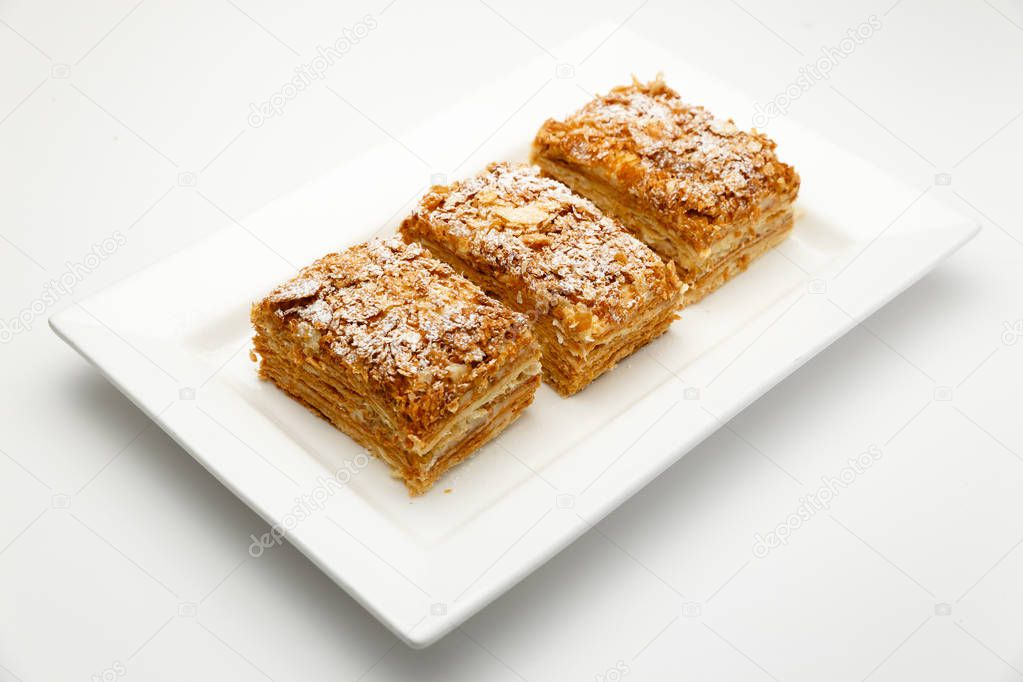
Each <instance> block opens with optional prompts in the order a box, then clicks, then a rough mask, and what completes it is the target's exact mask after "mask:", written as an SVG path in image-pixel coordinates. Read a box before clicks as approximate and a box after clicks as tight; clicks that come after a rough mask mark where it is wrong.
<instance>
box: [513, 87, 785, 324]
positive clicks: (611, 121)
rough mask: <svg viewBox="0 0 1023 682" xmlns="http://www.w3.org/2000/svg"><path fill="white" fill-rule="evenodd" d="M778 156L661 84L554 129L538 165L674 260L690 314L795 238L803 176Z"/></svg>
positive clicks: (755, 136)
mask: <svg viewBox="0 0 1023 682" xmlns="http://www.w3.org/2000/svg"><path fill="white" fill-rule="evenodd" d="M774 149H775V143H774V142H773V141H771V140H770V139H769V138H767V137H766V136H765V135H763V134H761V133H758V132H756V131H755V130H754V131H753V132H744V131H741V130H739V129H738V128H737V127H736V126H735V124H734V123H733V122H732V121H731V120H722V119H719V118H715V117H714V116H712V115H711V114H710V113H709V112H707V111H706V110H705V109H703V108H702V107H696V106H690V105H688V104H686V103H685V102H683V101H682V100H681V98H680V97H679V96H678V94H677V93H676V92H675V91H674V90H672V89H670V88H669V87H668V86H667V85H665V84H664V81H663V80H661V78H660V76H658V78H657V80H655V81H652V82H650V83H646V84H641V83H639V82H636V81H634V82H633V83H632V85H626V86H620V87H617V88H614V89H613V90H611V92H609V93H608V94H607V95H604V96H602V97H597V98H596V99H594V100H591V101H590V102H589V103H587V104H586V105H585V106H583V108H582V109H580V110H579V111H577V112H575V113H574V114H572V115H571V116H569V117H568V118H566V119H565V120H564V121H556V120H553V119H551V120H548V121H547V122H546V123H544V124H543V126H542V127H541V128H540V131H539V133H537V135H536V139H535V140H534V142H533V160H534V162H535V163H537V164H539V166H540V167H541V168H542V169H543V171H544V172H545V173H547V174H548V175H550V176H551V177H554V178H557V179H558V180H561V181H562V182H564V183H565V184H566V185H568V186H569V187H571V188H572V189H574V190H575V191H577V192H579V193H580V194H582V195H583V196H585V197H588V198H589V199H591V200H592V201H593V202H594V203H595V204H597V206H599V207H600V208H602V209H603V210H604V211H606V212H607V213H609V214H610V215H613V216H615V217H616V218H618V219H619V220H621V221H622V222H623V223H624V224H625V226H626V227H628V228H629V229H630V230H631V231H632V232H633V233H634V234H635V235H636V236H638V237H639V238H640V239H642V240H643V241H644V242H646V243H647V244H648V245H649V246H650V247H651V248H653V249H654V250H655V251H657V253H659V254H661V255H662V256H664V257H665V258H670V259H671V260H673V261H674V262H675V263H676V264H677V265H678V268H679V275H680V276H681V278H682V280H683V281H685V282H686V283H687V284H688V285H689V291H688V292H687V293H686V303H687V304H689V303H694V302H696V301H698V300H700V299H701V298H703V297H704V296H706V295H707V294H708V293H710V292H712V291H714V290H715V289H717V288H718V287H719V286H721V285H722V284H724V283H725V282H726V281H728V280H729V279H731V278H732V277H733V276H734V275H736V274H738V273H740V272H742V271H743V270H745V269H746V267H747V266H748V265H749V263H750V262H751V261H752V260H753V259H754V258H757V257H758V256H760V255H761V254H763V253H764V252H766V251H767V250H768V249H770V248H771V247H773V246H775V245H777V244H779V243H780V242H781V241H782V240H784V239H785V237H786V236H788V234H789V232H790V231H791V229H792V222H793V202H794V201H795V199H796V194H797V193H798V192H799V176H798V175H797V174H796V172H795V170H793V168H792V167H791V166H788V165H786V164H784V163H782V162H780V161H779V160H778V158H777V157H776V156H775V153H774Z"/></svg>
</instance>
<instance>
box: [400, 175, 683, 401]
mask: <svg viewBox="0 0 1023 682" xmlns="http://www.w3.org/2000/svg"><path fill="white" fill-rule="evenodd" d="M401 234H402V236H403V237H404V238H405V239H406V240H407V241H418V242H420V243H421V244H423V245H424V246H426V247H427V248H428V249H429V250H430V251H431V252H432V253H433V254H434V255H436V256H437V257H438V258H440V259H442V260H444V261H447V262H448V263H450V264H451V265H452V266H454V268H455V269H456V270H458V271H459V272H461V273H463V274H465V276H466V277H468V278H469V279H471V280H473V281H474V282H476V283H477V284H479V285H480V286H481V287H482V288H483V289H484V290H485V291H487V292H489V293H491V294H493V295H494V296H496V297H497V298H499V299H500V300H501V301H503V302H504V303H505V304H506V305H508V306H509V307H511V308H514V309H515V310H517V311H519V312H522V313H526V314H527V315H529V316H530V319H531V320H532V322H533V330H534V333H535V334H536V337H537V339H538V340H539V342H540V347H541V348H542V350H543V372H544V378H545V379H546V380H547V382H548V383H549V384H550V385H551V386H553V387H554V388H555V389H556V390H557V391H558V392H559V393H561V394H562V395H566V396H567V395H571V394H573V393H575V392H577V391H579V390H580V389H582V388H583V387H585V386H586V385H587V384H589V383H590V382H591V381H593V380H594V379H596V378H597V377H598V376H600V375H601V374H603V373H604V372H606V371H608V370H609V369H611V368H612V367H614V366H615V364H616V363H617V362H618V361H619V360H621V359H622V358H624V357H626V356H627V355H629V354H630V353H632V352H633V351H634V350H636V349H637V348H639V347H640V346H642V345H643V344H645V343H647V342H649V341H650V340H651V339H653V338H655V337H657V336H659V335H660V334H662V333H663V332H664V331H665V330H666V329H667V328H668V326H669V325H670V324H671V322H672V320H674V319H675V318H676V312H677V310H678V309H679V307H680V305H681V301H682V292H683V290H684V288H685V287H684V285H683V284H682V283H681V282H680V281H679V279H678V277H677V276H676V275H675V267H674V265H672V264H671V263H665V262H664V261H662V260H661V259H660V258H659V257H658V256H657V254H655V253H654V252H653V251H651V250H650V249H648V248H647V247H646V246H645V245H644V244H643V243H642V242H640V241H639V240H638V239H636V238H635V237H633V236H632V235H631V234H629V232H628V231H627V230H625V229H624V228H623V227H622V226H621V225H620V224H619V223H618V222H617V221H615V220H613V219H611V218H609V217H607V216H605V215H604V214H603V213H601V211H600V209H598V208H597V207H596V206H594V205H593V204H592V203H591V202H589V201H587V200H586V199H584V198H582V197H580V196H578V195H576V194H574V193H573V192H572V191H571V190H569V189H568V188H567V187H565V185H563V184H561V183H560V182H558V181H556V180H552V179H550V178H547V177H544V176H543V175H541V174H540V171H539V169H538V168H537V167H536V166H528V165H510V164H507V163H497V164H491V165H490V166H489V167H488V168H487V170H486V171H485V172H483V173H481V174H479V175H477V176H476V177H473V178H470V179H468V180H463V181H461V182H457V183H455V184H453V185H450V186H435V187H433V188H431V189H430V191H429V192H428V193H427V194H426V195H425V196H424V197H423V198H422V200H420V202H419V205H418V206H417V207H416V209H415V211H414V212H413V213H412V215H410V216H409V217H408V218H406V219H405V221H404V222H403V223H402V225H401Z"/></svg>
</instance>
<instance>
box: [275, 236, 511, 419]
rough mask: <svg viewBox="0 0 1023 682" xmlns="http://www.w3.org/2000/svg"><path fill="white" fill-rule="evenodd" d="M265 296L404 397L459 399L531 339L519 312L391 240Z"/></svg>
mask: <svg viewBox="0 0 1023 682" xmlns="http://www.w3.org/2000/svg"><path fill="white" fill-rule="evenodd" d="M267 303H270V304H272V305H274V307H275V308H276V314H277V315H279V316H280V317H282V318H284V319H285V320H286V321H287V320H290V321H292V322H293V323H294V324H295V326H296V328H298V325H302V324H304V325H309V326H311V327H312V328H313V329H315V331H316V332H318V334H319V343H320V348H321V349H324V350H326V349H329V350H330V351H332V352H333V354H334V355H335V357H336V358H338V359H339V360H340V361H341V362H343V363H344V364H345V365H346V366H347V367H348V368H349V370H350V371H354V372H355V373H356V374H358V375H360V376H363V377H366V378H368V379H369V380H371V381H372V382H375V383H379V384H382V385H383V386H384V387H385V388H387V392H388V393H390V394H392V395H397V396H401V399H402V400H410V401H414V400H416V399H417V398H418V399H421V398H423V397H424V396H429V397H431V398H432V399H433V400H434V401H440V402H442V403H443V402H445V401H448V400H452V399H455V398H457V397H459V396H460V395H462V394H463V393H464V386H465V385H467V384H468V383H470V382H472V381H473V380H474V379H475V378H476V377H478V376H479V375H480V373H483V372H488V371H493V369H494V366H495V365H499V364H500V363H502V362H503V361H504V360H506V359H507V358H509V357H511V356H513V355H517V354H518V352H519V351H520V350H521V349H522V348H523V347H525V345H527V344H528V343H530V342H531V337H530V334H529V331H528V327H527V324H526V319H525V317H524V316H522V315H519V314H517V313H514V312H512V311H510V310H508V309H506V308H504V307H503V306H501V305H500V304H498V303H497V302H495V301H493V300H492V299H490V298H489V297H487V296H486V295H485V294H484V293H483V292H482V291H480V290H479V288H477V287H476V286H475V285H473V284H472V283H470V282H469V281H468V280H466V279H465V278H463V277H462V276H460V275H458V274H456V273H455V272H454V271H453V270H452V269H451V268H450V267H448V266H447V265H445V264H444V263H441V262H440V261H437V260H435V259H434V258H432V257H430V255H429V253H428V252H427V251H426V250H425V249H423V248H422V247H420V246H419V245H417V244H405V243H403V242H402V241H401V240H400V239H398V238H395V237H392V238H389V239H374V240H371V241H369V242H367V243H365V244H361V245H359V246H355V247H352V248H350V249H348V250H346V251H343V252H340V253H334V254H330V255H328V256H325V257H324V258H321V259H320V260H318V261H316V262H315V263H313V264H312V265H310V266H309V267H307V268H305V269H303V270H302V272H301V273H300V274H299V275H298V276H297V277H295V278H294V279H293V280H291V281H290V282H287V283H285V284H283V285H281V286H280V287H278V288H277V289H275V290H274V291H273V292H271V293H270V294H269V296H267V298H266V299H264V302H263V304H267Z"/></svg>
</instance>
